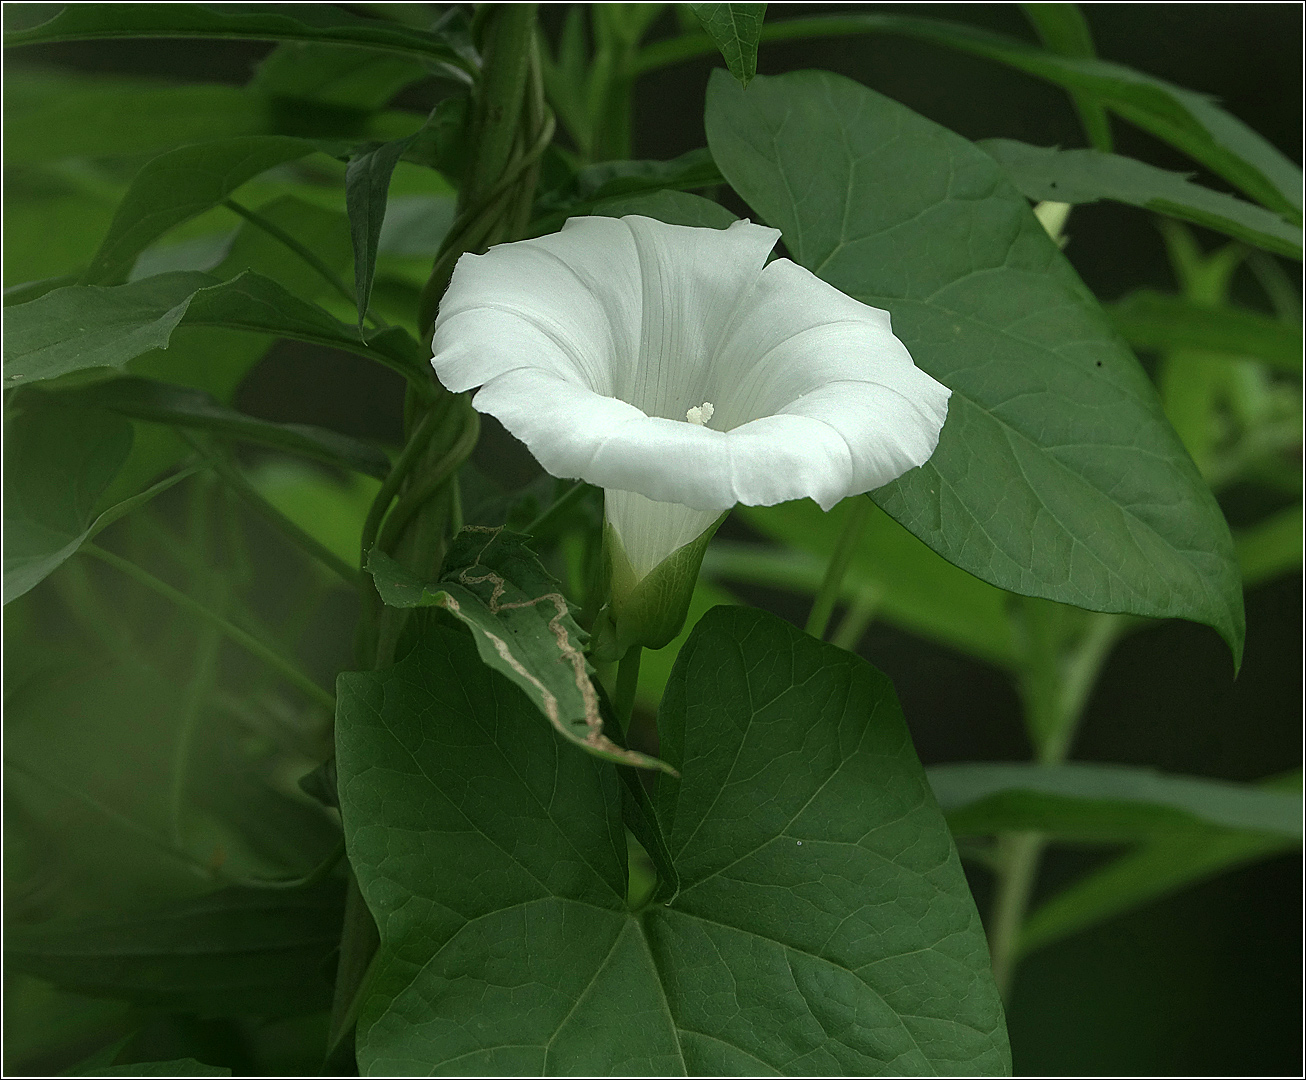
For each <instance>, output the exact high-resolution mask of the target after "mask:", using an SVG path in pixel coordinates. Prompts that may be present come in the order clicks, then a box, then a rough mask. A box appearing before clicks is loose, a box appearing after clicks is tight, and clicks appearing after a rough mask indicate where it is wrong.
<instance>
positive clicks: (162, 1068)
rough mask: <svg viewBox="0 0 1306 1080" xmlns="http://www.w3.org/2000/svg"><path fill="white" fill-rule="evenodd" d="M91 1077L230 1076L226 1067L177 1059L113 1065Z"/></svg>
mask: <svg viewBox="0 0 1306 1080" xmlns="http://www.w3.org/2000/svg"><path fill="white" fill-rule="evenodd" d="M87 1075H91V1076H230V1075H231V1070H230V1069H228V1068H227V1067H226V1066H219V1065H205V1064H204V1062H202V1061H197V1060H195V1058H176V1059H175V1060H173V1061H142V1062H138V1063H137V1064H135V1065H111V1066H109V1067H108V1068H106V1069H99V1070H97V1071H95V1072H94V1073H89V1074H87Z"/></svg>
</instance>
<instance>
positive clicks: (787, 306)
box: [432, 217, 950, 546]
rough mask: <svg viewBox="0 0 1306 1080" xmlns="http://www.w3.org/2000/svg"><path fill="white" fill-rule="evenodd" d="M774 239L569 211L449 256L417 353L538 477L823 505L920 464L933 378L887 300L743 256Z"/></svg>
mask: <svg viewBox="0 0 1306 1080" xmlns="http://www.w3.org/2000/svg"><path fill="white" fill-rule="evenodd" d="M777 235H778V234H776V233H775V232H774V230H770V229H764V228H761V227H760V226H755V225H751V224H749V223H747V222H738V223H736V224H735V225H734V226H732V227H731V228H730V229H727V230H721V231H718V230H709V229H685V228H681V227H678V226H671V225H666V224H663V223H661V222H655V221H652V220H650V219H646V218H633V217H632V218H624V219H622V220H620V221H613V220H611V219H605V218H582V219H573V220H571V221H569V222H568V223H567V226H566V227H565V228H564V229H563V230H562V232H561V233H557V234H554V235H553V236H548V237H541V238H540V239H538V240H529V241H523V242H521V243H517V244H507V245H502V246H500V247H497V248H493V249H492V250H491V251H490V252H488V253H487V254H486V255H484V256H480V257H472V256H465V257H464V258H463V259H462V260H460V261H459V264H458V269H457V272H456V273H455V274H454V278H453V282H452V284H451V285H450V288H449V292H448V294H447V295H446V297H445V300H444V302H443V304H442V305H441V310H440V317H439V319H438V320H437V322H436V333H435V341H434V347H435V353H436V355H435V357H434V359H433V360H432V363H433V364H434V365H435V367H436V371H437V373H438V374H439V376H440V378H441V381H442V382H444V384H445V385H446V386H448V387H449V388H450V389H453V390H463V389H468V388H470V387H473V386H477V385H480V386H481V387H482V389H481V391H480V392H479V393H478V394H477V395H476V398H475V402H474V403H475V405H476V407H477V408H478V409H480V410H482V411H483V412H488V413H491V414H493V415H494V416H497V417H498V418H499V419H500V420H501V421H502V422H503V423H504V425H505V426H506V427H507V428H508V430H509V431H511V432H513V434H515V435H516V436H517V437H518V438H520V439H522V441H524V442H525V443H526V445H527V446H528V447H529V448H530V450H531V451H532V453H534V454H535V456H536V457H537V458H538V459H539V461H540V463H541V464H542V465H543V466H544V468H545V469H546V470H548V471H549V472H550V473H552V474H554V475H555V476H566V477H579V478H582V479H584V480H586V481H588V482H590V483H592V484H597V485H599V486H601V487H603V488H606V489H609V490H619V491H628V492H636V493H638V494H640V495H642V496H644V497H645V499H647V500H654V501H656V502H660V503H678V504H682V505H683V506H686V507H689V508H691V509H692V510H695V511H701V512H703V513H705V514H712V513H719V512H720V511H721V510H724V509H726V508H727V507H729V506H731V505H733V504H734V503H736V502H744V503H749V504H754V505H769V504H772V503H776V502H782V501H785V500H788V499H796V498H803V497H811V498H813V499H815V500H816V501H817V502H818V503H820V504H821V505H822V506H824V507H826V508H828V507H830V506H833V505H834V503H836V502H838V501H839V500H840V499H842V498H844V497H846V496H848V495H853V494H857V493H860V492H863V491H869V490H872V489H874V488H876V487H879V486H881V485H883V484H885V483H888V482H889V481H890V480H893V479H894V478H896V477H897V476H899V475H901V474H902V473H903V472H905V471H907V470H908V469H910V468H912V467H913V466H916V465H920V464H923V463H924V461H925V460H926V459H928V457H929V456H930V454H931V453H932V452H933V450H934V448H935V446H936V445H937V443H938V437H939V431H940V429H941V428H942V426H943V421H944V418H945V417H946V414H947V402H948V397H949V393H950V392H949V391H948V389H947V388H946V387H944V386H942V385H940V384H939V383H937V382H935V380H933V379H932V378H930V377H929V376H928V375H926V374H925V373H924V372H922V371H921V370H920V369H918V368H917V367H916V366H915V365H914V364H913V363H912V360H911V357H910V355H909V354H908V353H907V350H906V348H905V347H904V346H903V344H902V343H901V342H900V341H898V340H897V339H896V338H895V337H894V336H893V333H892V330H891V327H890V324H889V316H888V313H887V312H884V311H880V310H878V309H875V308H871V307H868V306H866V305H864V304H861V303H859V302H857V301H856V300H853V299H851V298H850V297H848V296H845V295H844V294H843V293H841V292H839V291H838V290H837V289H835V288H833V287H832V286H830V285H828V284H826V283H825V282H823V281H821V280H820V279H819V278H817V277H815V276H814V275H813V274H811V273H809V272H808V271H806V270H804V269H802V268H800V267H798V266H795V265H794V264H793V263H791V262H789V261H788V260H787V259H777V260H776V261H774V262H773V263H771V264H770V265H769V266H767V267H766V268H765V270H761V269H760V268H761V266H762V264H763V262H764V260H765V257H766V253H767V251H769V250H770V247H771V245H772V244H773V243H774V241H775V239H776V236H777ZM707 402H711V403H712V404H713V406H714V411H713V413H712V414H711V416H710V423H709V424H708V425H707V426H704V425H702V424H697V423H692V422H687V420H686V417H687V416H688V415H689V413H690V410H692V409H699V410H701V411H700V413H699V414H698V416H699V418H700V419H703V418H707V412H706V409H704V405H705V403H707ZM618 504H620V501H618ZM618 504H614V505H618ZM628 504H629V505H630V506H635V505H637V503H636V502H633V501H628ZM620 505H625V504H620ZM617 513H618V515H619V516H621V515H622V514H625V513H626V512H625V511H624V510H621V509H618V511H617ZM626 516H627V517H629V514H627V515H626ZM622 520H625V518H622ZM632 520H633V519H632ZM686 522H689V518H688V517H686ZM691 524H692V523H688V524H685V525H684V526H683V529H689V528H690V527H691ZM704 527H705V526H704ZM668 528H669V529H670V532H668V535H667V537H664V538H663V539H662V540H660V541H658V546H664V545H665V542H670V539H669V538H671V535H670V534H671V532H675V533H676V535H677V536H678V535H679V532H677V531H676V530H677V529H681V528H682V527H681V526H674V527H672V526H668ZM699 531H701V529H700V530H699ZM694 535H697V532H695V533H694V534H693V535H690V536H688V537H687V539H686V540H685V541H683V542H687V541H688V539H693V536H694ZM622 536H623V541H625V542H626V543H627V544H628V545H629V544H635V543H637V542H638V541H636V540H634V538H633V534H632V535H627V534H626V533H625V532H624V531H623V532H622Z"/></svg>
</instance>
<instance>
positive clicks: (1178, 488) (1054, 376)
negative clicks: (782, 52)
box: [707, 72, 1244, 663]
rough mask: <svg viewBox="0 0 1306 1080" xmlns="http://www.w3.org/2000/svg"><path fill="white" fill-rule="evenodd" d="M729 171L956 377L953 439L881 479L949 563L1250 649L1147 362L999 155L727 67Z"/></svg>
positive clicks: (722, 158) (811, 257)
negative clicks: (1206, 630) (1174, 623)
mask: <svg viewBox="0 0 1306 1080" xmlns="http://www.w3.org/2000/svg"><path fill="white" fill-rule="evenodd" d="M707 132H708V143H709V145H710V146H711V148H712V154H713V157H714V158H715V159H716V162H717V165H718V166H719V167H720V168H721V171H722V173H723V174H724V175H725V176H726V178H727V179H728V180H729V181H730V182H731V184H732V186H733V187H734V188H735V190H736V191H738V192H739V193H740V195H742V196H743V197H744V198H745V199H746V200H747V201H748V202H749V204H750V205H752V206H753V208H754V209H755V210H756V211H757V212H758V213H759V214H760V215H761V217H762V218H763V219H764V220H765V221H767V222H768V223H769V224H771V225H774V226H776V227H778V228H780V229H781V230H782V231H783V233H784V238H785V243H786V244H787V245H788V248H789V251H790V252H791V253H792V255H793V257H794V259H795V261H797V262H798V263H800V264H801V265H803V266H806V267H807V268H808V269H810V270H812V271H814V272H816V273H818V274H819V275H820V276H821V277H823V278H824V279H825V280H826V281H828V282H830V283H831V284H832V285H834V286H836V287H838V288H839V289H841V290H843V291H844V292H846V293H848V294H849V295H850V296H853V297H855V298H856V299H858V300H861V301H863V302H864V303H867V304H870V305H872V306H874V307H878V308H884V309H887V310H888V311H889V312H890V313H891V314H892V317H893V325H894V332H895V333H896V334H897V335H898V336H899V337H900V338H901V339H902V340H903V341H904V342H905V343H906V345H907V347H908V349H910V351H911V354H912V356H913V358H914V359H915V361H916V362H917V364H919V365H920V366H921V367H922V368H924V369H925V370H926V371H928V372H929V373H930V374H931V375H933V376H934V377H935V378H937V379H939V380H940V381H941V382H943V383H944V384H945V385H947V386H948V387H950V388H951V390H952V398H951V401H950V402H949V407H948V420H947V423H946V425H945V426H944V428H943V433H942V436H941V438H940V441H939V446H938V449H937V450H936V451H935V452H934V455H933V457H931V458H930V460H929V461H928V462H927V463H926V464H925V465H924V466H922V467H921V468H919V469H913V470H911V471H910V472H908V473H907V474H906V475H905V476H903V477H902V478H901V479H899V480H897V481H895V482H894V483H892V484H890V485H888V486H886V487H884V488H881V489H880V490H879V491H877V492H875V494H874V498H875V500H876V502H877V503H879V505H880V506H882V507H883V508H884V509H885V510H886V511H888V513H889V514H890V515H892V516H893V517H895V518H896V519H897V520H898V521H900V522H901V523H902V524H903V525H905V526H906V527H907V528H908V529H910V530H911V531H912V532H914V533H915V534H916V535H917V536H919V537H920V538H921V539H922V540H924V541H925V542H926V543H927V544H928V545H929V546H930V547H932V548H933V549H934V550H935V551H937V552H938V553H939V554H940V555H942V556H943V557H944V558H945V559H947V560H948V561H949V562H951V563H954V564H955V565H957V566H960V567H961V568H962V569H964V570H967V571H969V572H970V573H972V574H974V575H975V576H977V577H979V578H982V579H984V580H985V581H988V582H990V583H991V584H994V585H997V586H999V587H1000V588H1005V589H1008V590H1010V591H1012V592H1017V593H1022V594H1026V595H1033V596H1041V597H1046V598H1048V599H1051V600H1056V601H1059V602H1061V603H1066V604H1072V605H1075V606H1077V607H1083V608H1088V609H1090V610H1095V611H1124V612H1132V613H1135V614H1140V615H1151V616H1158V617H1164V616H1179V617H1183V618H1189V619H1193V620H1196V621H1198V622H1205V623H1208V624H1209V625H1211V626H1213V627H1214V628H1215V629H1216V630H1218V631H1219V633H1220V634H1221V636H1223V637H1224V638H1225V640H1226V641H1227V642H1228V643H1229V645H1230V648H1231V649H1232V651H1233V653H1234V657H1235V663H1236V662H1237V661H1238V659H1239V658H1240V656H1241V653H1242V640H1243V630H1244V620H1243V609H1242V590H1241V585H1240V581H1239V577H1238V570H1237V565H1236V563H1235V561H1234V557H1233V544H1232V540H1231V539H1230V537H1229V530H1228V527H1227V526H1226V524H1225V522H1224V518H1223V516H1222V515H1221V513H1220V509H1219V507H1218V506H1217V505H1216V503H1215V499H1214V497H1213V496H1212V495H1211V493H1210V490H1209V489H1208V488H1207V486H1206V485H1205V483H1204V482H1203V481H1202V478H1201V476H1200V474H1199V473H1198V471H1197V469H1196V467H1195V466H1194V465H1193V463H1192V460H1191V459H1190V458H1189V457H1188V455H1187V453H1186V452H1185V451H1184V448H1183V446H1182V445H1181V443H1180V442H1179V440H1178V438H1177V437H1176V436H1175V433H1174V431H1173V429H1172V428H1171V427H1170V425H1169V424H1168V422H1167V421H1166V420H1165V417H1164V414H1163V412H1162V410H1161V405H1160V402H1159V401H1158V400H1157V397H1156V393H1155V391H1154V390H1153V388H1152V386H1151V384H1150V383H1149V382H1148V380H1147V377H1146V375H1145V374H1144V373H1143V370H1142V368H1141V367H1139V365H1138V363H1137V362H1136V361H1135V360H1134V358H1133V357H1132V356H1131V355H1130V354H1129V352H1128V351H1127V350H1126V349H1124V348H1123V347H1122V346H1121V344H1120V342H1119V340H1118V339H1117V338H1116V337H1115V335H1114V334H1113V333H1112V331H1111V328H1110V326H1109V324H1108V323H1107V321H1106V319H1105V316H1104V315H1103V313H1102V311H1101V309H1100V308H1099V307H1098V305H1097V302H1096V301H1095V300H1094V299H1093V297H1092V296H1091V295H1090V294H1089V292H1088V290H1087V289H1086V288H1085V287H1084V285H1083V284H1082V283H1081V282H1080V281H1079V279H1078V277H1076V275H1075V273H1074V271H1073V270H1072V269H1071V268H1070V266H1069V264H1068V263H1066V262H1065V260H1064V258H1063V257H1062V256H1061V253H1060V252H1059V250H1058V249H1057V247H1056V245H1055V244H1054V243H1053V242H1052V241H1051V239H1050V238H1049V237H1048V235H1047V233H1046V232H1045V231H1044V230H1043V228H1042V226H1041V225H1040V224H1039V223H1038V220H1037V219H1036V218H1035V217H1034V215H1033V214H1032V213H1031V212H1030V209H1029V205H1028V203H1027V202H1026V200H1025V198H1024V196H1022V195H1021V194H1020V193H1019V192H1018V191H1017V190H1016V189H1015V188H1014V187H1012V186H1011V184H1010V182H1009V181H1008V180H1007V179H1006V178H1005V176H1004V175H1003V174H1002V172H1001V170H1000V169H999V168H998V166H997V164H996V163H995V162H994V161H993V159H992V158H990V157H989V156H988V155H987V154H985V153H984V152H983V151H981V150H979V149H978V148H977V147H975V146H974V145H973V144H971V143H969V142H967V141H966V140H965V139H962V138H961V137H960V136H957V135H954V134H953V133H951V132H949V131H946V130H945V129H943V128H941V127H939V126H938V125H936V124H934V123H932V122H931V121H929V120H926V119H925V118H924V117H922V116H919V115H917V114H916V113H913V112H911V111H910V110H909V109H906V108H905V107H903V106H902V105H899V104H897V103H896V102H893V101H890V100H889V99H888V98H885V97H882V96H880V95H879V94H876V93H874V92H873V91H870V90H867V89H866V88H865V87H862V86H859V85H858V84H856V83H854V82H851V81H850V80H848V79H844V78H842V77H840V76H837V75H831V74H828V73H824V72H797V73H794V74H791V75H783V76H779V77H777V78H764V77H760V76H759V77H758V78H757V79H756V80H755V81H754V84H753V85H752V86H751V87H750V88H749V89H748V91H747V92H745V91H743V90H741V89H740V88H739V87H738V86H737V85H736V84H735V83H734V82H733V81H732V80H731V79H729V78H728V77H726V76H725V75H724V74H719V75H714V76H713V80H712V83H711V86H710V88H709V91H708V109H707Z"/></svg>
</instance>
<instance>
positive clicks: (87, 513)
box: [4, 409, 132, 604]
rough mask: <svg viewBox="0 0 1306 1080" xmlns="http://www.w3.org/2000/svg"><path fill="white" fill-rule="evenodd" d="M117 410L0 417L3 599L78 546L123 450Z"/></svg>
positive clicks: (127, 448)
mask: <svg viewBox="0 0 1306 1080" xmlns="http://www.w3.org/2000/svg"><path fill="white" fill-rule="evenodd" d="M131 445H132V428H131V424H129V423H128V422H127V421H126V420H124V419H122V417H119V416H114V415H112V414H111V413H107V412H101V411H97V410H90V409H33V410H29V411H25V412H22V413H20V414H19V415H18V416H16V417H12V418H9V419H7V420H6V422H5V454H4V464H5V498H4V539H5V545H4V548H5V551H4V602H5V603H6V604H7V603H9V602H10V601H12V600H15V599H17V598H18V597H20V596H22V595H23V593H25V592H27V591H28V590H29V589H32V588H34V587H35V586H36V585H37V584H38V583H39V582H40V581H42V580H43V579H44V578H46V577H47V576H48V575H49V574H50V573H51V572H53V571H54V569H55V568H56V567H58V566H59V564H60V563H62V562H63V561H64V560H65V559H67V558H69V557H70V556H71V555H72V554H73V553H74V552H76V550H77V549H78V548H79V547H80V546H81V544H82V542H83V541H84V540H85V539H86V538H87V536H88V535H89V534H90V532H91V528H92V525H93V523H94V522H95V518H96V506H97V503H98V502H99V499H100V496H101V495H103V494H104V492H105V490H106V489H107V488H108V486H109V484H110V483H111V482H112V481H113V478H114V476H115V475H117V472H118V470H119V469H120V468H121V467H122V464H123V462H124V461H126V460H127V455H128V454H129V453H130V452H131Z"/></svg>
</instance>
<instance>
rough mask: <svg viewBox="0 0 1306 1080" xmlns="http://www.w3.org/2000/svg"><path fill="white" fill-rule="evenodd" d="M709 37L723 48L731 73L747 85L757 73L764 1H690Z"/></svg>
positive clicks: (764, 9)
mask: <svg viewBox="0 0 1306 1080" xmlns="http://www.w3.org/2000/svg"><path fill="white" fill-rule="evenodd" d="M689 7H690V10H692V11H693V12H694V14H695V16H697V18H698V21H699V22H700V23H702V25H703V29H704V30H706V31H707V36H708V37H710V38H711V39H712V41H713V42H714V43H715V44H716V47H717V48H718V49H720V50H721V57H722V59H723V60H725V62H726V67H728V68H729V69H730V74H731V75H733V76H734V77H735V78H736V79H738V80H739V84H740V85H741V86H747V85H748V83H749V81H750V80H751V79H752V78H753V76H755V75H756V74H757V45H758V42H759V41H760V40H761V38H762V19H763V18H764V17H765V15H766V5H765V4H690V5H689Z"/></svg>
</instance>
